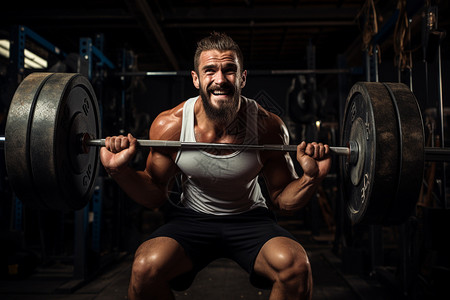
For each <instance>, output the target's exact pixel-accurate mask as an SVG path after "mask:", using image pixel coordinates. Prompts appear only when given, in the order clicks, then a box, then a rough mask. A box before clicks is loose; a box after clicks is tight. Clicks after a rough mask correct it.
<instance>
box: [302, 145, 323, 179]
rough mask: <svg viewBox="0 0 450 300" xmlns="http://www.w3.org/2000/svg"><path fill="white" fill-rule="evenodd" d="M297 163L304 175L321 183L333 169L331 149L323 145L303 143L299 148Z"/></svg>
mask: <svg viewBox="0 0 450 300" xmlns="http://www.w3.org/2000/svg"><path fill="white" fill-rule="evenodd" d="M297 161H298V162H299V163H300V166H301V167H302V169H303V172H304V175H306V176H308V177H311V178H312V179H314V180H319V181H321V180H322V179H324V178H325V176H326V175H327V174H328V172H329V171H330V169H331V156H330V148H329V146H328V145H324V144H322V143H316V142H314V143H308V144H307V143H306V142H302V143H301V144H300V145H298V146H297Z"/></svg>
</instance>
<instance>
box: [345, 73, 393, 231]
mask: <svg viewBox="0 0 450 300" xmlns="http://www.w3.org/2000/svg"><path fill="white" fill-rule="evenodd" d="M350 140H353V141H356V142H357V143H358V149H359V152H360V153H359V156H358V161H357V162H356V163H355V164H351V163H349V162H348V161H347V160H346V159H345V158H342V159H341V171H342V177H343V189H344V197H345V201H346V210H347V213H348V215H349V217H350V219H351V220H352V223H354V224H356V223H365V224H381V223H383V220H384V215H385V213H386V210H387V209H388V208H389V207H390V203H391V202H392V199H393V197H394V196H395V193H396V191H397V177H398V173H399V136H398V120H397V117H396V112H395V108H394V106H393V104H392V100H391V97H390V94H389V92H388V91H387V89H386V87H385V86H384V85H383V84H381V83H374V82H358V83H356V84H355V85H354V86H353V87H352V89H351V91H350V93H349V96H348V98H347V101H346V105H345V110H344V120H343V126H342V131H341V141H342V143H343V144H344V145H348V143H349V141H350Z"/></svg>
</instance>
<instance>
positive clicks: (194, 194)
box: [175, 97, 267, 215]
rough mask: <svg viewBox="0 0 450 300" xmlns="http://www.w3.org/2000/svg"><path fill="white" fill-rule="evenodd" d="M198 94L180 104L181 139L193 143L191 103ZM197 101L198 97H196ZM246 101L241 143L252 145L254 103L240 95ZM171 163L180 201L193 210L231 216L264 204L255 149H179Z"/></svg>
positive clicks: (257, 153)
mask: <svg viewBox="0 0 450 300" xmlns="http://www.w3.org/2000/svg"><path fill="white" fill-rule="evenodd" d="M198 98H199V97H194V98H190V99H189V100H187V101H186V103H185V104H184V107H183V120H182V125H181V136H180V141H181V142H196V140H195V133H194V121H195V120H194V119H195V118H194V105H195V102H196V101H197V99H198ZM200 101H201V100H200ZM242 101H245V103H246V104H247V105H246V106H244V107H246V108H247V121H246V124H245V125H246V127H245V128H246V133H245V138H244V144H255V143H256V141H257V136H258V126H257V125H258V122H257V115H258V106H257V103H256V102H255V101H254V100H251V99H247V98H245V97H242ZM175 163H176V164H177V165H178V167H179V168H180V170H181V171H182V194H181V203H182V204H183V205H184V206H185V207H188V208H191V209H193V210H195V211H198V212H202V213H206V214H214V215H231V214H238V213H242V212H246V211H248V210H251V209H253V208H256V207H267V205H266V201H265V199H264V197H263V195H262V193H261V188H260V186H259V184H258V174H259V172H260V171H261V169H262V163H261V160H260V157H259V151H257V150H245V151H243V150H239V151H236V152H234V153H231V154H227V155H213V154H211V153H208V152H205V151H202V150H189V149H180V150H179V151H178V154H177V157H176V159H175Z"/></svg>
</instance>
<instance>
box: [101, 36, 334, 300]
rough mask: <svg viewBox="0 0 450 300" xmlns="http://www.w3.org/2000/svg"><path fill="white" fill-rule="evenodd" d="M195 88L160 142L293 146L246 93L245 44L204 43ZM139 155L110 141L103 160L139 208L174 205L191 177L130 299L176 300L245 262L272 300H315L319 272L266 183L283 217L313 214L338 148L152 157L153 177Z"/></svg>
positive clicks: (132, 146)
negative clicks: (207, 273) (206, 271)
mask: <svg viewBox="0 0 450 300" xmlns="http://www.w3.org/2000/svg"><path fill="white" fill-rule="evenodd" d="M194 69H195V70H194V71H192V73H191V74H192V80H193V83H194V85H195V87H196V88H197V89H198V90H199V93H200V96H198V97H194V98H191V99H189V100H187V101H185V102H183V103H181V104H180V105H178V106H176V107H175V108H173V109H170V110H168V111H165V112H163V113H161V114H160V115H159V116H158V117H157V118H156V119H155V120H154V122H153V124H152V125H151V127H150V133H149V137H150V139H153V140H180V141H187V142H204V143H233V144H286V143H288V133H287V130H286V127H285V125H284V124H283V122H282V120H281V119H280V118H279V117H277V116H276V115H274V114H272V113H270V112H268V111H266V110H265V109H263V108H262V107H261V106H259V105H258V104H257V103H256V102H255V101H253V100H250V99H247V98H245V97H244V96H242V95H241V89H242V88H243V87H244V86H245V83H246V77H247V72H246V71H245V70H244V69H243V57H242V53H241V51H240V49H239V47H238V45H237V44H236V43H235V42H234V41H233V40H232V39H231V38H230V37H228V36H227V35H225V34H221V33H212V34H211V35H210V36H209V37H206V38H204V39H203V40H201V41H200V42H199V43H198V47H197V51H196V53H195V57H194ZM135 153H136V139H135V138H134V137H133V136H131V135H130V134H129V135H128V136H126V137H125V136H118V137H108V138H106V147H104V148H102V149H101V160H102V163H103V165H104V166H105V168H106V170H107V172H108V173H109V174H110V176H112V178H114V179H115V180H116V181H117V183H118V184H119V185H120V186H121V188H122V189H123V190H124V191H125V192H126V193H127V194H128V195H129V196H130V197H131V198H132V199H134V200H135V201H136V202H138V203H140V204H142V205H144V206H146V207H149V208H156V207H159V206H161V205H162V204H163V203H165V202H166V201H167V199H168V191H169V186H170V183H171V181H172V180H173V178H174V177H175V176H176V175H177V174H179V173H181V176H182V179H183V180H182V181H183V182H182V188H183V194H182V196H181V199H180V202H179V203H171V202H170V201H169V203H168V204H169V205H170V207H171V208H170V212H169V213H168V216H167V219H168V221H167V223H166V224H165V225H163V226H161V227H160V228H158V229H157V230H156V231H155V232H154V233H153V234H152V235H151V237H150V239H149V240H147V241H146V242H144V243H143V244H142V245H141V246H140V247H139V248H138V249H137V251H136V254H135V259H134V263H133V267H132V274H131V280H130V285H129V290H128V293H129V298H130V299H173V294H172V292H171V289H172V288H173V289H186V288H188V287H189V285H190V284H191V283H192V280H193V279H194V276H195V274H196V273H197V272H198V271H200V270H201V269H202V268H203V267H205V266H206V265H207V264H208V263H210V262H211V261H212V260H214V259H216V258H219V257H226V258H230V259H233V260H235V261H236V262H237V263H238V264H239V265H240V266H241V267H243V268H244V269H245V270H247V271H248V272H249V273H250V280H251V282H252V284H254V285H255V286H257V287H271V288H272V291H271V298H270V299H278V300H280V299H310V298H311V294H312V276H311V267H310V264H309V261H308V257H307V254H306V252H305V250H304V249H303V247H302V246H301V245H300V244H299V242H297V241H296V240H295V238H294V237H293V236H292V235H291V234H290V233H289V232H287V231H286V230H284V229H283V228H281V227H280V226H278V225H277V224H276V223H275V220H274V218H273V217H272V214H271V213H270V212H269V210H268V208H267V205H266V200H265V199H264V197H263V195H262V192H261V189H260V186H259V184H258V176H259V175H262V176H263V178H264V179H265V182H266V185H267V189H268V193H269V195H270V198H271V199H270V200H271V201H272V203H273V204H274V205H275V206H276V207H278V208H279V209H281V210H296V209H300V208H301V207H303V206H304V205H305V204H306V203H307V202H308V201H309V199H310V197H311V196H312V195H313V194H314V193H315V191H316V188H317V186H318V185H319V184H320V182H321V181H322V179H324V178H325V176H326V174H327V173H328V172H329V170H330V166H331V159H330V157H329V147H328V146H327V145H323V144H317V143H311V144H306V143H305V142H302V143H301V144H300V145H298V147H297V160H298V162H299V163H300V165H301V167H302V169H303V172H304V174H303V175H302V177H300V178H298V176H297V175H296V173H295V171H294V167H293V163H292V160H291V158H290V156H289V154H287V153H283V152H279V151H261V152H260V151H255V150H243V151H233V150H231V151H228V150H218V149H212V148H211V149H203V150H186V149H183V150H181V149H173V148H157V147H154V148H152V149H151V152H150V154H149V156H148V159H147V164H146V168H145V170H144V171H135V170H133V169H131V168H130V167H129V166H128V162H129V161H130V159H131V158H132V157H133V155H135Z"/></svg>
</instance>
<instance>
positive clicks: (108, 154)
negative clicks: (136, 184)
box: [100, 133, 137, 175]
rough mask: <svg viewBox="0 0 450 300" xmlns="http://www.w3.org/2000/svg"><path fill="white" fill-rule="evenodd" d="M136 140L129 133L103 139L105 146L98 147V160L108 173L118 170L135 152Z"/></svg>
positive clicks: (112, 173) (125, 164) (124, 165)
mask: <svg viewBox="0 0 450 300" xmlns="http://www.w3.org/2000/svg"><path fill="white" fill-rule="evenodd" d="M136 144H137V140H136V138H134V137H133V136H132V135H131V134H130V133H129V134H128V136H123V135H119V136H112V137H107V138H106V139H105V147H102V148H101V149H100V160H101V161H102V164H103V166H104V167H105V169H106V172H108V174H110V175H114V174H117V173H119V172H120V170H121V169H123V168H125V167H127V166H128V163H129V162H130V161H131V159H132V158H133V157H134V155H135V154H136V151H137V149H136Z"/></svg>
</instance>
